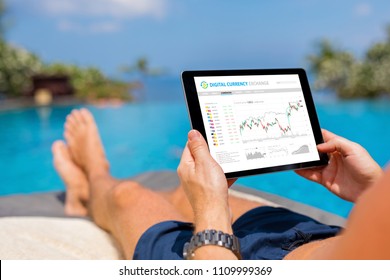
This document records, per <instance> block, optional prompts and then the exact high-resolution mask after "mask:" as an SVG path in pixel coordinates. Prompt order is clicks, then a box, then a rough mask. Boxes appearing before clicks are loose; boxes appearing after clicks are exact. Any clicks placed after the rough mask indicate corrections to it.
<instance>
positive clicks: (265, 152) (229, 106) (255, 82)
mask: <svg viewBox="0 0 390 280" xmlns="http://www.w3.org/2000/svg"><path fill="white" fill-rule="evenodd" d="M195 84H196V89H197V92H198V95H199V102H200V108H201V112H202V116H203V121H204V127H205V130H206V136H207V141H208V143H209V147H210V153H211V155H212V156H213V158H214V159H215V160H216V161H217V162H218V163H219V164H220V165H221V167H222V169H223V170H224V172H225V173H229V172H236V171H242V170H251V169H258V168H266V167H271V166H281V165H287V164H294V163H301V162H309V161H315V160H319V154H318V151H317V148H316V142H315V138H314V135H313V131H312V127H311V123H310V119H309V115H308V112H307V108H306V104H305V99H304V96H303V92H302V87H301V84H300V80H299V76H298V75H297V74H289V75H260V76H220V77H195Z"/></svg>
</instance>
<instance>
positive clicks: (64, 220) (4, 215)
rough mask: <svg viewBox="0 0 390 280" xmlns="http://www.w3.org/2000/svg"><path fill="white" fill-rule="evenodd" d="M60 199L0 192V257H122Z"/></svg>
mask: <svg viewBox="0 0 390 280" xmlns="http://www.w3.org/2000/svg"><path fill="white" fill-rule="evenodd" d="M133 179H134V180H136V181H138V182H140V183H142V184H143V185H145V186H147V187H149V188H151V189H158V190H169V189H170V188H173V187H174V186H177V185H178V182H179V181H178V178H177V176H176V174H175V173H174V172H171V171H167V172H150V173H143V174H141V175H139V176H136V177H134V178H133ZM231 192H232V194H233V195H236V196H240V197H245V198H247V199H250V200H255V201H260V202H266V203H268V204H271V205H274V206H280V207H285V208H288V209H290V210H293V211H295V212H299V213H303V214H305V215H309V216H311V217H312V218H314V219H317V220H319V221H321V222H323V223H326V224H332V225H340V226H343V225H344V223H345V219H343V218H342V217H339V216H336V215H333V214H331V213H327V212H325V211H322V210H320V209H317V208H314V207H311V206H308V205H304V204H301V203H297V202H294V201H291V200H288V199H285V198H282V197H279V196H276V195H272V194H269V193H265V192H261V191H257V190H253V189H250V188H246V187H243V186H238V185H235V186H233V187H232V189H231ZM63 201H64V193H62V192H52V193H44V194H31V195H15V196H6V197H0V229H1V230H0V259H3V260H5V259H121V258H122V255H121V252H120V251H119V250H118V248H117V246H116V244H115V241H114V240H113V238H112V237H111V236H110V235H109V234H108V233H106V232H105V231H103V230H101V229H100V228H99V227H97V226H96V225H95V224H94V223H93V222H91V221H90V220H89V219H87V218H70V217H66V216H65V215H64V213H63ZM97 244H98V246H97Z"/></svg>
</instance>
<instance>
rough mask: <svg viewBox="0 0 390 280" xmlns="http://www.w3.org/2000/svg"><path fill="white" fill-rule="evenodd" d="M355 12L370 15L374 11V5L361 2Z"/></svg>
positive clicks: (358, 14) (359, 14) (360, 14)
mask: <svg viewBox="0 0 390 280" xmlns="http://www.w3.org/2000/svg"><path fill="white" fill-rule="evenodd" d="M354 12H355V14H356V15H357V16H360V17H365V16H369V15H371V13H372V7H371V5H370V4H368V3H360V4H358V5H356V6H355V9H354Z"/></svg>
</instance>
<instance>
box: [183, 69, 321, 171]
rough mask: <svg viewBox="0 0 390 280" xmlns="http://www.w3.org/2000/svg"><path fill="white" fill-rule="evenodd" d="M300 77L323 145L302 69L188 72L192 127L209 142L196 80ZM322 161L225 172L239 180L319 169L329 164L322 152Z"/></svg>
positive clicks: (318, 140) (187, 96) (185, 75)
mask: <svg viewBox="0 0 390 280" xmlns="http://www.w3.org/2000/svg"><path fill="white" fill-rule="evenodd" d="M288 74H297V75H298V76H299V80H300V82H301V87H302V92H303V96H304V99H305V103H306V107H307V112H308V115H309V119H310V123H311V126H312V129H313V135H314V138H315V142H316V144H317V145H318V144H320V143H323V142H324V141H323V137H322V133H321V128H320V124H319V120H318V117H317V112H316V109H315V105H314V101H313V97H312V94H311V90H310V86H309V82H308V79H307V76H306V72H305V70H304V69H301V68H290V69H246V70H195V71H184V72H182V75H181V78H182V85H183V90H184V96H185V99H186V103H187V110H188V113H189V117H190V122H191V127H192V128H193V129H196V130H198V131H199V132H200V133H201V134H202V135H203V137H204V138H205V140H206V142H207V137H206V130H205V127H204V122H203V119H202V113H201V108H200V103H199V98H198V92H197V90H196V85H195V79H194V78H195V77H207V76H210V77H212V76H252V75H253V76H254V75H288ZM319 158H320V159H319V160H316V161H309V162H302V163H294V164H287V165H278V166H272V167H264V168H258V169H250V170H242V171H236V172H227V173H225V175H226V178H237V177H244V176H250V175H257V174H264V173H270V172H277V171H285V170H296V169H302V168H311V167H319V166H323V165H326V164H327V163H328V160H329V158H328V156H327V154H324V153H319Z"/></svg>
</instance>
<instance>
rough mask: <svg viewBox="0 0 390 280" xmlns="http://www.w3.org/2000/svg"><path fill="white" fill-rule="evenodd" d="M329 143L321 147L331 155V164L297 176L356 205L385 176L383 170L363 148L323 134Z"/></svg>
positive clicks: (321, 150) (300, 171) (323, 131)
mask: <svg viewBox="0 0 390 280" xmlns="http://www.w3.org/2000/svg"><path fill="white" fill-rule="evenodd" d="M322 135H323V137H324V141H325V143H322V144H319V145H318V146H317V148H318V151H319V152H321V153H328V154H329V156H330V160H329V164H328V165H326V166H324V167H321V168H312V169H302V170H297V171H296V173H297V174H299V175H301V176H302V177H304V178H306V179H309V180H311V181H314V182H317V183H319V184H322V185H323V186H325V187H326V188H327V189H328V190H330V191H331V192H333V193H334V194H336V195H337V196H339V197H341V198H342V199H345V200H348V201H351V202H355V201H356V200H357V198H358V197H359V196H360V194H362V193H363V192H364V191H365V190H366V189H367V188H368V187H370V186H371V185H372V184H373V183H375V182H376V181H377V180H378V179H379V178H380V177H381V176H382V174H383V170H382V169H381V168H380V166H379V165H378V164H377V163H376V162H375V161H374V160H373V159H372V157H371V156H370V155H369V153H368V152H367V151H366V150H365V149H364V148H363V147H362V146H360V145H359V144H357V143H354V142H351V141H349V140H347V139H345V138H343V137H340V136H338V135H335V134H333V133H331V132H329V131H327V130H325V129H323V130H322Z"/></svg>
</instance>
